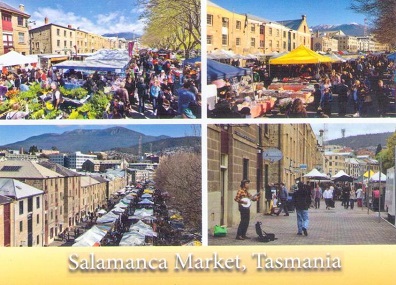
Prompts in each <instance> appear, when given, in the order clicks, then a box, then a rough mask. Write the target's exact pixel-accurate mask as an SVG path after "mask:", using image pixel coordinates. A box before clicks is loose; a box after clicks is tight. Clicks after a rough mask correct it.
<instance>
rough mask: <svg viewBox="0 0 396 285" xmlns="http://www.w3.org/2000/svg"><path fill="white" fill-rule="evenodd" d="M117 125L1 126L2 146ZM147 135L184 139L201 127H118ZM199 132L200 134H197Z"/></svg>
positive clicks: (0, 137)
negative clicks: (40, 136)
mask: <svg viewBox="0 0 396 285" xmlns="http://www.w3.org/2000/svg"><path fill="white" fill-rule="evenodd" d="M114 126H116V125H103V124H101V125H81V126H79V125H41V126H39V125H28V126H26V125H12V126H5V125H2V126H0V146H1V145H6V144H9V143H14V142H17V141H22V140H25V139H27V138H29V137H31V136H37V135H41V134H45V133H58V134H60V133H63V132H67V131H72V130H76V129H105V128H111V127H114ZM118 126H121V127H125V128H128V129H131V130H134V131H137V132H140V133H143V134H145V135H151V136H160V135H166V136H170V137H184V136H189V135H198V136H200V135H201V132H200V130H201V129H200V126H199V125H195V127H196V129H197V130H198V131H195V130H194V128H193V127H192V125H190V124H189V125H182V124H172V125H124V124H122V125H118ZM196 132H198V133H196Z"/></svg>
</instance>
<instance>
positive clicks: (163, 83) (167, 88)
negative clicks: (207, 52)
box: [0, 51, 201, 119]
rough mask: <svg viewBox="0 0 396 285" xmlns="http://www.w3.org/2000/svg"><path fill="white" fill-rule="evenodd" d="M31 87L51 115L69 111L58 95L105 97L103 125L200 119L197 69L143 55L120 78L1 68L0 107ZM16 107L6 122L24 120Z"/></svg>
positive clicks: (162, 58)
mask: <svg viewBox="0 0 396 285" xmlns="http://www.w3.org/2000/svg"><path fill="white" fill-rule="evenodd" d="M34 83H38V84H40V86H41V88H43V89H46V90H48V91H50V95H49V96H47V97H46V99H45V101H50V102H51V103H52V104H53V106H54V107H55V109H58V108H59V109H60V110H62V109H64V110H66V108H67V107H70V102H67V101H66V100H65V98H64V96H63V95H62V93H61V92H60V91H59V88H60V87H65V88H68V89H71V88H77V87H82V88H84V89H86V90H87V91H88V94H94V93H96V92H98V91H107V90H109V93H110V94H111V99H110V102H109V104H108V106H107V107H106V109H105V110H104V111H103V118H104V119H122V118H138V117H139V116H136V115H137V114H140V115H141V116H140V118H141V117H150V118H161V119H169V118H192V119H194V118H200V116H201V105H200V104H201V103H200V102H201V93H200V90H201V71H200V64H194V65H186V66H182V65H180V64H179V62H178V61H177V60H171V59H167V58H166V57H161V56H159V55H156V54H155V53H152V52H150V51H146V52H144V53H141V54H140V55H139V56H135V57H133V58H132V59H131V61H130V63H129V65H128V67H127V69H126V72H125V74H124V75H116V74H114V73H111V72H107V73H104V72H98V71H95V72H93V73H85V72H81V71H76V70H73V69H70V70H67V71H65V72H63V70H57V69H56V68H55V67H54V68H53V67H50V68H49V69H42V68H39V67H34V66H30V65H29V66H27V67H25V68H17V69H14V70H12V71H11V70H8V69H7V68H3V72H2V75H1V80H0V103H1V102H3V101H6V100H7V99H8V97H7V95H10V93H11V92H17V91H21V92H23V91H28V90H29V88H30V86H31V85H32V84H34ZM22 109H24V106H19V104H18V103H15V104H14V105H13V106H12V109H11V110H10V112H8V114H7V119H21V118H25V117H28V115H29V110H28V106H27V105H26V108H25V110H22Z"/></svg>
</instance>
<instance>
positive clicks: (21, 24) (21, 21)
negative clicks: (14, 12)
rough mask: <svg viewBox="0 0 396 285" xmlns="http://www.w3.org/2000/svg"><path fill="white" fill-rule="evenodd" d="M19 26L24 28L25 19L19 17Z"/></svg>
mask: <svg viewBox="0 0 396 285" xmlns="http://www.w3.org/2000/svg"><path fill="white" fill-rule="evenodd" d="M18 26H23V18H22V17H21V16H18Z"/></svg>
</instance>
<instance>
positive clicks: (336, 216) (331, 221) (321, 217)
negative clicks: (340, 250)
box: [208, 201, 396, 246]
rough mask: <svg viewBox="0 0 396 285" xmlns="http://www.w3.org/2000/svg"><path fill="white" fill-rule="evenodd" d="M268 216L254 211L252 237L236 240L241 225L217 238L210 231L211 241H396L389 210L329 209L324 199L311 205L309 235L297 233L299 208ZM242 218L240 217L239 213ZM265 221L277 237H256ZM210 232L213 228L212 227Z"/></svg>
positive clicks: (310, 242)
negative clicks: (379, 215)
mask: <svg viewBox="0 0 396 285" xmlns="http://www.w3.org/2000/svg"><path fill="white" fill-rule="evenodd" d="M283 215H284V213H282V214H280V215H279V216H266V215H263V214H262V213H260V214H254V213H251V219H250V224H249V229H248V232H247V236H248V237H250V238H251V239H246V240H236V239H235V237H236V231H237V227H238V225H236V226H234V227H229V228H228V233H227V236H226V237H220V238H217V237H216V238H215V237H213V235H212V234H209V237H208V244H209V245H231V246H235V245H259V244H260V245H263V244H265V245H349V244H350V245H363V244H396V228H395V227H394V226H393V225H391V224H390V223H388V222H387V221H386V220H385V219H384V218H386V215H387V214H386V213H381V216H382V218H383V219H379V218H378V212H372V211H369V214H367V208H357V207H355V208H354V209H353V210H351V209H348V210H346V209H344V207H342V206H341V202H339V201H337V202H336V207H335V208H334V209H331V210H326V208H325V205H324V202H322V203H321V208H320V209H313V208H311V209H309V227H308V236H298V235H297V218H296V212H291V213H290V216H283ZM238 219H239V217H238ZM257 221H260V222H262V225H261V228H262V229H263V230H264V231H266V232H268V233H274V234H275V237H276V238H277V240H275V241H271V242H268V243H262V242H259V241H258V240H257V234H256V231H255V223H256V222H257ZM209 232H210V233H211V230H209Z"/></svg>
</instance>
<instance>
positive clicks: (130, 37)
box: [102, 32, 141, 40]
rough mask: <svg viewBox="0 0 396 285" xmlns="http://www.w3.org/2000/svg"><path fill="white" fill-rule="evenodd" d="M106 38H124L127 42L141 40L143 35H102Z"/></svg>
mask: <svg viewBox="0 0 396 285" xmlns="http://www.w3.org/2000/svg"><path fill="white" fill-rule="evenodd" d="M102 36H104V37H111V38H112V37H117V38H124V39H127V40H134V39H136V38H140V37H141V35H138V34H135V33H126V32H124V33H113V34H104V35H102Z"/></svg>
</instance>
